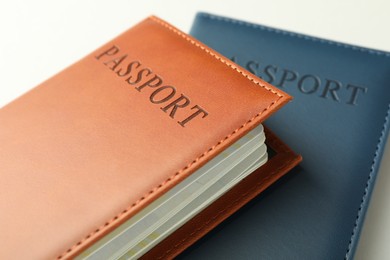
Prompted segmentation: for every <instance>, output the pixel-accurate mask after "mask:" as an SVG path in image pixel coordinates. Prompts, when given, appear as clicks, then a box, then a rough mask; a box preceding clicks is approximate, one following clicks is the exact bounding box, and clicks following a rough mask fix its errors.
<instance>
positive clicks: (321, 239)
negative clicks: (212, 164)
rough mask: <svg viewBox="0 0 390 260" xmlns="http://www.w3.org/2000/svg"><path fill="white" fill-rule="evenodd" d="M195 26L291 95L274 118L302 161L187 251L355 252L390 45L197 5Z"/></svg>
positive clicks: (374, 162)
mask: <svg viewBox="0 0 390 260" xmlns="http://www.w3.org/2000/svg"><path fill="white" fill-rule="evenodd" d="M191 34H192V35H193V36H195V37H196V38H197V39H199V40H200V41H203V42H204V43H205V44H207V45H209V46H210V47H212V48H214V49H215V50H217V51H218V52H220V53H222V54H223V55H225V56H227V57H229V58H231V59H232V60H234V61H235V62H237V63H238V64H240V65H241V66H243V67H245V68H247V69H248V70H250V71H251V72H252V73H253V74H255V75H257V76H260V77H261V78H263V79H264V80H266V81H268V82H270V83H271V84H273V85H275V86H277V87H279V88H281V89H283V90H284V91H286V92H288V93H289V94H291V95H292V96H294V100H293V102H292V103H290V104H289V106H288V107H286V108H285V109H282V110H281V111H280V112H279V113H277V114H276V115H274V116H273V117H272V118H270V119H268V120H267V122H266V125H268V126H269V127H270V128H271V129H272V130H273V131H274V132H275V133H276V134H277V135H278V136H279V137H280V138H281V139H282V140H284V141H285V142H286V143H287V144H289V145H290V147H292V149H293V150H294V151H296V152H297V153H299V154H301V155H302V156H303V162H302V163H301V165H300V166H299V167H297V168H295V169H294V170H293V172H292V173H291V174H290V175H289V176H288V177H287V178H285V179H282V181H280V182H279V183H278V184H277V185H276V186H274V187H273V188H272V189H271V190H269V191H268V192H266V194H264V195H262V196H260V197H259V198H257V199H256V200H255V201H254V202H253V203H251V204H250V205H249V206H247V207H245V208H244V209H243V210H241V211H240V212H239V213H238V214H236V215H234V216H233V217H232V218H230V219H229V220H228V221H227V222H228V223H224V224H223V225H222V226H220V227H219V228H217V230H215V231H213V232H211V233H210V234H209V235H208V236H206V237H205V238H203V239H202V240H201V241H200V242H198V243H197V244H195V245H194V246H193V247H191V248H190V249H189V250H187V251H186V252H185V253H184V254H183V255H182V256H181V257H183V258H186V259H213V258H218V259H220V258H226V259H343V258H344V259H351V258H353V254H354V251H355V248H356V244H357V241H358V237H359V233H360V230H361V226H362V222H363V219H364V215H365V212H366V209H367V206H368V201H369V197H370V194H371V191H372V189H373V184H374V181H375V178H376V174H377V171H378V166H379V164H380V160H381V156H382V153H383V149H384V145H385V142H386V137H387V135H388V131H389V121H388V117H389V102H390V85H389V84H390V83H389V82H390V54H389V53H385V52H381V51H376V50H370V49H366V48H360V47H356V46H351V45H346V44H342V43H338V42H333V41H328V40H323V39H318V38H314V37H310V36H306V35H301V34H296V33H291V32H287V31H282V30H277V29H273V28H269V27H265V26H261V25H256V24H251V23H246V22H241V21H237V20H232V19H229V18H224V17H219V16H215V15H210V14H205V13H199V14H198V15H197V17H196V19H195V22H194V24H193V27H192V29H191Z"/></svg>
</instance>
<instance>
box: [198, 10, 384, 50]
mask: <svg viewBox="0 0 390 260" xmlns="http://www.w3.org/2000/svg"><path fill="white" fill-rule="evenodd" d="M198 15H199V16H203V17H205V18H209V19H211V20H217V21H222V22H227V23H232V24H237V25H241V26H246V27H250V28H254V29H260V30H263V31H268V32H273V33H277V34H282V35H286V36H290V37H294V38H300V39H304V40H308V41H313V42H319V43H323V44H328V45H334V46H337V47H342V48H346V49H351V50H354V51H360V52H364V53H368V54H371V55H378V56H384V57H387V58H390V53H389V52H385V51H379V50H373V49H369V48H364V47H359V46H354V45H350V44H345V43H341V42H335V41H331V40H325V39H321V38H317V37H313V36H308V35H304V34H299V33H294V32H289V31H284V30H280V29H275V28H270V27H266V26H262V25H259V24H254V23H249V22H244V21H239V20H234V19H231V18H227V17H221V16H216V15H212V14H208V13H198Z"/></svg>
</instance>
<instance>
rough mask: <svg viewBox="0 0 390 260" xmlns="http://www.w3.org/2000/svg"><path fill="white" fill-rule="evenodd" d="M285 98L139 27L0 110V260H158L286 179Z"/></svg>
mask: <svg viewBox="0 0 390 260" xmlns="http://www.w3.org/2000/svg"><path fill="white" fill-rule="evenodd" d="M290 99H291V97H290V96H289V95H288V94H286V93H285V92H283V91H281V90H278V89H277V88H275V87H273V86H272V85H271V84H268V83H266V82H265V81H263V80H261V79H260V78H258V77H256V76H254V75H253V74H251V73H250V72H248V71H247V70H245V69H244V68H242V67H240V66H238V65H236V64H235V63H234V62H232V61H230V60H229V59H228V58H226V57H224V56H222V55H220V54H219V53H217V52H215V51H214V50H212V49H210V48H209V47H207V46H206V45H204V44H202V43H200V42H198V41H197V40H195V39H194V38H192V37H190V36H188V35H186V34H185V33H183V32H181V31H179V30H177V29H176V28H174V27H173V26H171V25H169V24H167V23H166V22H164V21H162V20H160V19H159V18H157V17H150V18H148V19H146V20H144V21H142V22H141V23H139V24H137V25H136V26H134V27H133V28H131V29H129V30H128V31H127V32H125V33H123V34H122V35H120V36H119V37H117V38H115V39H114V40H112V41H110V42H109V43H107V44H105V45H104V46H102V47H101V48H99V49H97V50H96V51H94V52H92V53H91V54H90V55H88V56H86V57H85V58H83V59H82V60H80V61H78V62H76V63H75V64H74V65H72V66H70V67H69V68H67V69H65V70H64V71H62V72H60V73H58V74H57V75H55V76H54V77H52V78H51V79H49V80H47V81H45V82H44V83H42V84H41V85H39V86H38V87H36V88H35V89H33V90H32V91H30V92H29V93H27V94H25V95H24V96H22V97H20V98H19V99H17V100H15V101H13V102H12V103H10V104H9V105H7V106H5V107H3V108H2V109H1V110H0V144H1V146H0V179H1V181H0V193H1V195H0V212H1V214H0V230H1V232H0V233H1V235H0V244H1V250H0V259H74V258H76V259H137V258H144V259H158V258H162V259H167V258H172V257H174V256H176V255H177V254H179V253H180V252H182V251H183V250H184V249H185V248H187V247H188V246H189V245H191V244H193V243H194V242H195V241H196V240H197V239H199V238H200V237H202V236H204V234H206V233H207V232H208V231H209V230H211V229H212V228H214V227H215V226H216V225H218V224H219V223H221V222H222V221H223V220H224V219H226V218H227V217H228V216H230V215H231V214H233V213H234V212H235V211H237V210H238V209H239V208H240V207H242V206H243V205H244V204H246V203H247V202H248V201H249V200H251V199H252V198H254V197H255V196H256V195H258V194H259V193H261V192H262V191H263V190H264V189H265V188H267V187H268V186H270V185H271V184H272V183H274V182H275V181H276V180H277V179H279V178H280V177H281V176H283V175H284V174H285V173H287V172H288V171H289V170H290V169H291V168H293V167H294V166H295V165H297V164H298V163H299V162H300V160H301V157H300V156H298V155H297V154H295V153H294V152H293V151H292V150H290V149H289V148H288V147H287V146H286V145H285V144H283V143H282V142H281V141H280V140H279V139H278V138H277V137H276V136H275V135H274V134H273V133H272V132H270V131H269V130H268V129H267V128H265V127H263V126H262V124H261V123H262V122H263V121H264V120H265V119H266V118H268V117H269V116H271V114H273V113H274V112H275V111H276V110H278V109H280V108H281V107H282V106H283V105H285V104H286V103H287V102H288V101H289V100H290Z"/></svg>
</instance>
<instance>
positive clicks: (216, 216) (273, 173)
mask: <svg viewBox="0 0 390 260" xmlns="http://www.w3.org/2000/svg"><path fill="white" fill-rule="evenodd" d="M294 160H295V158H294V159H290V160H288V161H286V162H285V163H284V164H283V165H282V166H280V167H278V168H277V169H275V170H274V171H273V172H272V173H271V174H270V175H268V176H267V177H265V178H264V179H262V180H261V181H259V182H256V184H255V185H254V186H253V187H252V188H251V189H250V190H249V191H247V192H246V193H244V194H242V195H241V196H240V197H238V198H237V199H236V200H234V201H233V202H231V203H230V205H229V206H228V207H226V208H224V209H222V210H220V211H219V212H218V213H217V214H216V215H215V216H214V217H212V218H211V219H209V220H208V221H206V222H205V223H204V224H203V225H202V226H201V227H199V228H197V229H196V230H194V231H193V232H191V233H190V234H188V235H187V236H186V237H185V238H184V239H182V240H180V241H179V242H178V243H177V244H175V245H174V246H173V247H172V248H170V249H168V250H167V251H165V253H164V254H163V255H162V256H160V257H158V258H157V259H158V260H159V259H163V258H164V257H166V256H167V255H168V254H169V253H170V252H172V251H173V250H175V249H176V248H177V247H179V246H181V245H182V244H183V243H184V242H185V241H186V240H187V239H188V238H189V237H191V236H192V235H194V234H196V233H198V232H200V231H201V230H202V229H204V228H205V227H207V226H208V224H209V223H210V222H213V221H214V220H215V219H217V218H219V217H220V216H221V215H222V214H224V213H225V212H226V211H228V210H230V209H231V208H233V207H234V206H235V205H236V204H237V203H239V202H240V201H241V199H243V198H244V197H246V196H248V195H249V194H250V193H252V192H253V191H254V190H257V189H258V188H259V187H258V185H261V184H264V182H265V181H267V180H269V179H271V178H272V177H273V176H275V175H276V174H277V173H279V171H280V170H282V169H283V168H285V167H286V166H288V165H289V164H290V163H291V162H292V161H294Z"/></svg>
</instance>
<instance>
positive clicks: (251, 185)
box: [141, 128, 302, 260]
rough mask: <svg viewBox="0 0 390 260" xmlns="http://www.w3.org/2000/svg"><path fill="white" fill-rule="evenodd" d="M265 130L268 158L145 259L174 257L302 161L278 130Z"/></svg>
mask: <svg viewBox="0 0 390 260" xmlns="http://www.w3.org/2000/svg"><path fill="white" fill-rule="evenodd" d="M264 131H265V135H266V144H267V148H268V152H269V154H270V158H269V160H268V162H267V163H266V164H265V165H263V166H262V167H260V168H259V169H257V170H256V171H254V172H253V173H251V174H250V175H249V176H248V177H247V178H245V179H243V180H242V181H241V182H240V183H238V184H237V185H236V186H234V187H233V188H232V189H231V190H229V191H228V192H227V193H225V194H224V195H223V196H222V197H220V198H219V199H218V200H217V201H215V202H214V203H213V204H211V205H210V206H209V207H208V208H206V209H204V210H203V211H202V212H201V213H199V214H198V215H196V216H195V217H194V218H192V219H191V220H190V221H188V222H187V223H186V224H185V225H183V226H182V227H181V228H180V229H178V230H177V231H176V232H175V233H173V234H172V235H170V236H169V237H168V238H166V239H165V240H164V241H162V242H160V244H158V245H157V246H155V247H154V248H153V249H152V250H150V251H149V252H148V253H147V254H145V255H144V256H143V257H142V258H141V259H144V260H147V259H173V258H174V257H176V256H177V255H179V254H180V253H181V252H183V251H184V250H185V249H186V248H188V247H189V246H191V245H193V244H194V243H195V242H196V241H198V240H199V239H201V238H202V237H203V236H205V235H206V234H207V233H208V232H210V231H211V230H213V229H214V228H215V227H217V225H218V224H220V223H221V222H222V221H224V220H226V219H227V218H228V217H230V216H231V215H232V214H234V213H235V212H237V211H238V210H239V209H240V208H242V207H243V206H244V205H245V204H247V203H248V202H249V201H251V200H252V199H254V198H255V197H256V196H257V195H259V194H260V193H262V192H263V191H264V190H265V189H266V188H268V187H269V186H271V185H272V184H273V183H275V182H276V181H277V180H278V179H280V178H281V177H282V176H284V175H285V174H286V173H288V172H289V171H290V170H291V169H292V168H293V167H294V166H296V165H297V164H298V163H300V162H301V160H302V157H301V156H299V155H297V154H296V153H294V152H293V151H292V150H291V149H290V148H289V147H288V146H287V145H285V144H284V143H283V142H282V141H281V140H280V139H278V138H277V136H275V134H273V133H272V132H271V131H270V130H269V129H267V128H264ZM209 250H213V248H209Z"/></svg>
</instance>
